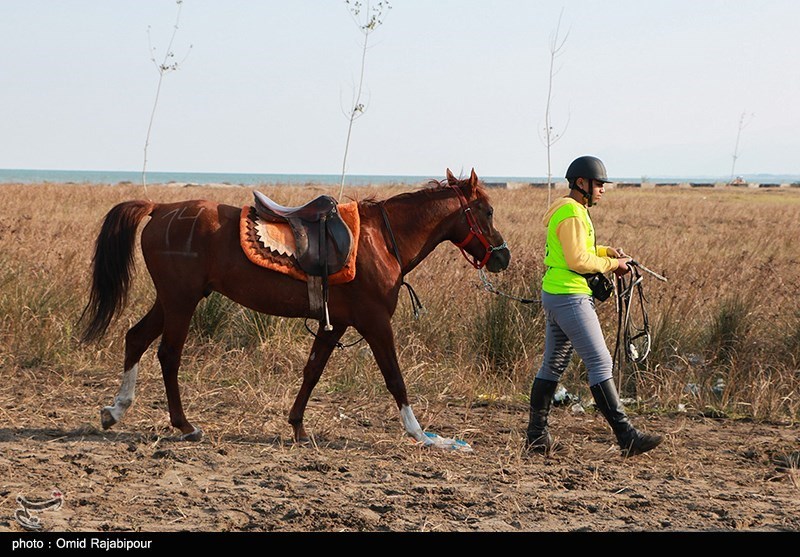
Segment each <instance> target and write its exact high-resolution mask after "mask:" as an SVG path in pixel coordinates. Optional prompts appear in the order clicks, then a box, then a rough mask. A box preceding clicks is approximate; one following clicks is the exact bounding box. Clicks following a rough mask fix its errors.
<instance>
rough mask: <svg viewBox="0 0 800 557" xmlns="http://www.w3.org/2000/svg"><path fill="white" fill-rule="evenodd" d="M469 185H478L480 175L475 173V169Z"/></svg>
mask: <svg viewBox="0 0 800 557" xmlns="http://www.w3.org/2000/svg"><path fill="white" fill-rule="evenodd" d="M469 185H470V186H472V187H473V188H474V187H475V186H477V185H478V175H477V174H475V169H474V168H473V169H472V172H471V173H470V175H469Z"/></svg>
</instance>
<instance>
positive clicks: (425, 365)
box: [0, 184, 800, 531]
mask: <svg viewBox="0 0 800 557" xmlns="http://www.w3.org/2000/svg"><path fill="white" fill-rule="evenodd" d="M258 189H260V190H261V191H263V192H264V193H266V194H267V195H269V196H271V197H272V198H273V199H275V200H276V201H278V202H279V203H281V204H284V205H293V204H301V203H302V202H304V201H307V200H309V199H311V198H312V197H313V196H315V195H318V194H321V193H329V194H333V195H335V192H334V191H333V188H327V189H326V188H325V187H321V186H315V185H308V186H306V187H302V188H298V187H277V186H270V187H261V188H258ZM407 189H408V188H406V187H402V186H392V187H381V188H366V187H365V188H353V189H351V190H348V191H347V192H346V193H347V194H348V195H350V196H351V197H353V198H355V199H362V198H365V197H368V196H371V195H374V196H377V197H378V198H384V197H388V196H390V195H394V194H396V193H400V192H401V191H406V190H407ZM147 193H148V194H149V196H150V197H151V198H152V199H153V200H155V201H159V202H161V201H163V202H167V201H176V200H184V199H197V198H202V199H211V200H214V201H218V202H223V203H227V204H230V205H234V206H239V207H240V206H243V205H248V204H250V203H251V201H252V188H248V187H238V186H230V187H198V186H149V187H148V192H147ZM555 193H556V195H561V194H562V193H563V192H560V191H557V192H555ZM0 196H2V197H1V199H2V203H0V531H18V530H20V526H19V525H18V524H17V522H16V521H15V519H14V512H15V510H16V509H17V503H16V497H17V496H18V495H20V494H23V495H25V496H26V497H28V498H44V497H47V496H49V494H50V492H51V490H53V489H55V488H58V489H60V490H61V492H62V493H63V494H64V504H63V506H62V507H61V509H59V510H57V511H52V512H47V511H43V512H42V513H41V515H40V518H41V520H42V523H43V525H44V527H45V529H47V530H53V531H70V530H73V531H75V530H93V531H101V530H105V531H124V530H140V531H177V530H198V531H199V530H205V531H228V530H255V531H273V530H274V531H311V530H326V531H340V530H344V531H381V530H388V531H473V530H477V531H657V530H667V531H676V530H677V531H683V530H703V531H707V530H713V531H732V530H751V531H753V530H759V531H762V530H763V531H776V530H789V531H800V483H798V482H800V474H799V473H798V468H799V467H800V433H798V428H797V424H798V422H799V421H800V309H799V306H798V304H797V292H798V291H799V290H800V274H799V273H798V272H797V269H798V268H800V250H798V248H797V238H798V237H800V188H782V189H780V190H770V191H757V190H741V189H739V190H726V189H712V188H696V189H668V190H664V189H662V188H657V189H651V190H632V189H618V190H609V191H608V192H607V194H606V196H605V198H604V200H603V203H602V205H601V206H597V207H595V208H593V209H592V210H591V214H592V219H593V221H594V223H595V227H596V229H597V231H598V241H599V242H600V243H604V244H607V245H613V246H621V247H623V248H625V250H626V252H627V253H629V254H632V255H633V256H634V257H635V258H636V259H638V260H639V261H641V262H642V263H643V264H645V265H646V266H648V267H649V268H650V269H652V270H654V271H656V272H658V273H660V274H662V275H665V276H666V277H667V278H668V279H669V281H668V282H667V283H662V282H659V281H656V280H654V279H652V278H650V277H649V276H647V275H645V279H644V289H645V293H646V295H647V300H648V304H647V308H648V311H649V316H650V322H651V325H652V332H653V350H652V354H651V355H650V357H649V358H648V360H647V362H646V363H645V364H640V365H638V366H633V365H628V366H625V367H624V368H623V369H621V370H617V372H618V373H621V374H622V380H623V384H624V394H625V396H626V397H628V398H627V399H626V400H627V401H628V405H627V406H628V409H629V413H630V414H631V416H632V419H633V420H634V423H635V424H636V425H637V426H639V427H640V428H642V429H647V430H651V431H657V432H659V433H663V434H665V435H666V437H667V440H666V442H665V443H664V444H663V445H662V446H661V447H659V448H658V449H656V450H655V451H653V452H652V453H648V454H646V455H640V456H638V457H635V458H632V459H626V460H623V459H621V458H620V457H619V454H618V451H617V450H616V448H615V446H614V445H613V437H612V434H611V432H610V429H609V428H608V426H607V425H606V424H605V423H604V421H603V420H602V418H601V417H599V416H597V415H596V414H595V412H594V410H593V408H592V406H591V404H590V401H591V396H590V395H589V391H588V385H587V384H586V380H585V370H583V368H582V366H581V365H580V364H579V363H578V361H577V360H576V361H575V362H574V364H573V365H572V366H571V367H570V369H569V370H568V371H567V373H566V376H565V378H564V381H563V384H564V386H565V387H566V388H567V390H568V392H569V393H572V394H574V395H575V396H577V397H580V400H581V402H582V403H583V405H582V407H581V408H577V407H576V408H571V407H567V406H564V407H558V408H556V409H555V410H554V412H553V417H552V423H553V428H552V429H553V433H554V434H555V435H556V436H557V437H558V438H560V440H561V441H563V442H565V444H566V446H567V449H566V452H565V453H563V454H559V455H554V456H551V457H547V458H544V457H541V456H536V457H529V456H526V455H525V454H524V453H523V451H522V438H523V436H524V428H525V426H526V424H527V396H528V391H529V389H530V382H531V380H532V378H533V375H534V373H535V370H536V368H537V367H538V365H539V361H540V358H541V352H542V347H543V325H542V316H541V313H540V308H539V307H538V304H528V305H521V304H518V303H517V302H514V301H509V300H508V299H507V298H503V297H500V296H495V295H493V294H490V293H488V292H485V291H483V290H481V289H480V288H479V286H480V284H481V282H480V279H479V277H478V275H477V273H476V271H475V270H474V269H472V267H470V266H469V265H468V264H467V262H466V261H465V260H464V259H463V258H462V257H461V255H460V253H459V252H458V250H457V249H456V248H455V247H454V246H452V245H441V246H440V247H438V248H437V249H436V250H435V251H434V253H433V254H432V255H431V256H430V257H429V258H428V259H426V260H425V261H424V262H423V263H422V264H421V265H420V266H419V267H418V268H417V269H416V270H414V271H413V272H412V273H411V274H410V275H409V276H408V277H407V280H408V282H410V283H411V284H412V286H413V287H414V288H415V290H416V291H417V293H418V294H419V296H420V298H421V300H422V302H423V303H424V305H425V308H426V310H427V312H426V313H425V314H424V315H423V316H422V318H421V319H419V320H415V319H414V317H413V315H412V312H411V305H410V303H409V300H408V297H407V295H406V293H405V291H402V292H401V298H400V303H399V306H398V310H397V312H396V314H395V316H394V321H393V324H394V327H395V334H396V338H397V341H398V342H397V343H398V349H399V358H400V363H401V366H402V367H403V370H404V378H405V381H406V384H407V386H408V390H409V395H410V398H411V402H412V405H413V406H414V409H415V412H416V414H417V417H418V419H419V420H420V423H421V425H422V426H423V428H426V429H427V430H431V431H435V432H437V433H439V434H442V435H446V436H448V437H457V438H460V439H464V440H466V441H467V442H469V443H470V444H471V445H472V447H473V449H474V451H473V452H469V453H462V452H446V451H436V450H430V449H425V448H423V447H420V446H417V445H416V444H415V443H414V442H413V441H412V440H411V439H410V438H409V437H407V436H406V435H405V434H404V433H403V431H402V427H401V425H400V420H399V415H398V413H397V410H396V407H395V406H394V402H393V400H392V397H391V396H390V395H389V393H388V391H387V390H386V388H385V386H384V385H383V380H382V377H381V375H380V373H379V372H378V370H377V367H376V365H375V363H374V360H373V358H372V355H371V353H370V352H369V349H368V348H367V347H366V345H365V343H360V344H355V345H354V346H352V347H349V348H345V349H343V350H341V351H337V352H335V353H334V355H333V357H332V358H331V361H330V362H329V364H328V367H327V370H326V372H325V374H324V375H323V376H322V379H321V381H320V383H319V385H318V386H317V387H316V389H315V391H314V394H313V396H312V398H311V401H310V403H309V407H308V411H307V413H306V428H307V429H308V431H309V433H310V434H311V435H312V437H313V442H312V444H311V445H310V446H296V445H294V444H293V443H292V442H291V428H290V426H289V425H288V423H287V421H286V419H287V416H288V411H289V408H290V406H291V404H292V401H293V399H294V397H295V395H296V393H297V390H298V388H299V386H300V382H301V379H302V368H303V365H304V364H305V361H306V358H307V357H308V350H309V348H310V345H311V340H312V339H311V336H310V335H309V334H308V333H307V332H306V330H305V328H304V326H303V321H302V320H286V319H278V318H274V317H267V316H263V315H259V314H254V313H253V312H250V311H248V310H244V309H243V308H241V307H239V306H236V305H233V304H232V303H231V302H229V301H228V300H226V299H224V298H222V297H219V296H217V295H211V296H210V297H209V298H207V299H206V300H204V301H203V302H202V303H201V305H200V306H199V307H198V309H197V312H196V314H195V317H194V320H193V323H192V328H191V330H190V338H189V339H188V341H187V346H186V349H185V351H184V357H183V361H182V367H181V372H180V380H181V388H182V395H183V402H184V408H185V410H186V413H187V417H188V418H189V419H190V420H191V421H192V422H193V423H196V424H197V425H199V426H200V427H201V428H202V429H203V430H204V432H205V434H206V436H205V437H204V439H203V441H202V442H200V443H194V444H193V443H180V442H175V441H172V440H170V437H171V436H173V435H174V434H175V432H174V431H173V430H171V428H170V427H169V418H168V415H167V406H166V398H165V395H164V388H163V384H162V382H161V375H160V370H159V367H158V361H157V359H156V357H155V347H153V348H151V349H150V350H149V351H148V352H147V353H146V354H145V356H144V358H143V359H142V366H141V370H140V375H139V383H138V385H137V399H136V401H135V403H134V405H133V406H132V408H131V410H130V411H129V412H128V414H127V415H126V417H125V419H124V420H123V421H122V422H121V423H119V424H117V425H116V426H114V428H112V429H110V430H107V431H104V430H102V429H101V428H100V422H99V410H100V408H101V407H102V406H104V405H107V404H110V403H111V402H112V401H113V398H114V395H115V394H116V392H117V389H118V387H119V383H120V379H121V372H122V357H123V348H124V334H125V331H126V330H127V329H128V328H129V327H130V326H132V325H133V324H134V323H135V322H136V321H137V320H138V319H139V318H140V317H141V316H142V315H143V314H144V312H145V311H146V310H147V309H149V305H150V303H151V302H152V298H153V288H152V285H151V283H150V280H149V276H148V275H147V272H146V269H145V267H144V265H143V264H142V261H141V257H140V256H137V262H138V265H137V271H136V273H135V276H134V282H133V290H132V293H131V299H130V303H129V305H128V307H127V309H126V310H125V312H124V314H123V315H122V317H121V319H119V320H118V321H117V322H116V323H115V324H114V325H113V326H112V328H111V329H110V331H109V333H108V334H107V335H106V336H105V337H104V338H103V339H102V341H101V342H99V343H98V344H94V345H89V346H83V345H81V344H79V343H78V341H77V338H78V336H79V333H80V330H79V328H78V319H79V317H80V315H81V312H82V310H83V308H84V306H85V304H86V301H87V293H88V287H89V283H90V275H89V271H90V263H91V257H92V250H93V244H94V239H95V237H96V235H97V232H98V230H99V226H100V223H101V220H102V218H103V216H104V215H105V213H106V212H107V211H108V210H109V209H110V208H111V207H112V206H113V205H115V204H116V203H118V202H121V201H125V200H129V199H136V198H143V197H144V192H143V189H142V187H141V186H136V185H114V186H92V185H81V184H38V185H4V186H0ZM490 196H491V199H492V201H493V205H494V207H495V211H496V213H495V215H496V216H495V224H496V226H497V228H498V230H500V231H501V232H502V233H503V235H504V237H505V239H506V241H507V242H508V245H509V247H510V249H511V252H512V261H511V265H510V266H509V268H508V270H506V271H505V272H503V273H501V274H498V275H491V277H490V278H491V280H492V281H493V283H494V285H495V286H496V287H497V288H498V289H500V290H502V291H504V292H508V293H510V294H514V295H517V296H524V297H533V298H536V297H538V295H539V291H538V286H539V279H540V276H541V272H542V262H541V260H542V247H543V244H544V233H545V229H544V226H543V225H542V224H541V217H542V214H543V213H544V211H545V209H546V204H547V192H546V191H544V190H538V189H520V190H491V191H490ZM598 314H599V316H600V318H601V321H602V322H603V324H604V330H605V333H606V340H607V342H608V343H609V346H610V347H611V348H612V349H613V342H614V339H615V334H616V312H615V309H614V305H613V303H612V302H611V301H609V302H605V303H602V304H599V305H598ZM357 340H358V337H357V336H356V335H354V334H353V335H351V334H350V333H348V334H346V336H345V338H344V342H347V343H349V342H355V341H357Z"/></svg>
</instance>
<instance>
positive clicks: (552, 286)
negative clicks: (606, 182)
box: [542, 203, 597, 295]
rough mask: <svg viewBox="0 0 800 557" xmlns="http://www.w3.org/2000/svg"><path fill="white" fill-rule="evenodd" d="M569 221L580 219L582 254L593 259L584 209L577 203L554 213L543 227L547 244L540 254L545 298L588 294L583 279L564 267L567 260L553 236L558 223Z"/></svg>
mask: <svg viewBox="0 0 800 557" xmlns="http://www.w3.org/2000/svg"><path fill="white" fill-rule="evenodd" d="M573 217H577V218H579V219H581V222H583V225H584V227H585V228H586V230H587V231H588V234H587V235H586V251H588V252H589V253H591V254H594V255H597V250H596V249H595V240H594V226H592V221H591V219H590V218H589V211H587V210H586V207H583V206H582V205H579V204H577V203H567V204H565V205H564V206H563V207H560V208H559V209H557V210H556V212H555V213H553V216H552V217H550V222H549V223H548V224H547V243H546V245H545V254H544V264H545V266H546V268H547V270H546V271H545V273H544V276H543V277H542V290H544V291H545V292H547V293H548V294H589V295H591V294H592V290H591V289H590V288H589V285H588V284H587V283H586V279H585V278H584V277H583V276H582V275H580V274H578V273H576V272H575V271H571V270H570V269H569V267H568V266H567V260H566V258H565V257H564V251H563V250H562V248H561V242H560V241H559V239H558V233H557V232H556V231H557V230H558V225H559V224H560V223H561V221H563V220H564V219H568V218H573Z"/></svg>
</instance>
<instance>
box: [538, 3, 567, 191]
mask: <svg viewBox="0 0 800 557" xmlns="http://www.w3.org/2000/svg"><path fill="white" fill-rule="evenodd" d="M563 15H564V10H563V9H562V10H561V13H560V14H559V15H558V24H557V25H556V30H555V32H554V33H553V34H552V35H551V36H550V44H549V52H550V71H549V73H548V80H547V104H546V106H545V111H544V129H543V130H542V133H543V136H542V137H541V139H542V142H543V143H544V146H545V149H546V150H547V204H548V205H550V197H551V196H550V191H551V188H552V186H553V171H552V164H551V159H550V152H551V148H552V147H553V145H555V143H556V142H557V141H558V140H559V139H561V138H562V137H563V135H564V133H565V132H566V131H567V126H568V125H569V117H567V123H566V124H564V130H563V131H562V132H560V133H559V132H558V131H556V128H555V126H554V125H553V120H552V114H551V108H552V101H553V81H554V79H555V76H556V74H557V73H558V70H557V69H556V59H557V58H558V57H559V56H561V55H562V54H563V49H564V44H565V43H566V42H567V37H569V31H567V33H566V34H565V35H564V36H563V37H561V18H562V16H563Z"/></svg>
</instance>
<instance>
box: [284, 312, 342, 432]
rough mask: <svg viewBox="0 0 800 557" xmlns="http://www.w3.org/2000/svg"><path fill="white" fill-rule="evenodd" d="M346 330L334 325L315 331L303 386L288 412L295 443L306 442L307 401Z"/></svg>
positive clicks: (304, 369) (305, 368)
mask: <svg viewBox="0 0 800 557" xmlns="http://www.w3.org/2000/svg"><path fill="white" fill-rule="evenodd" d="M346 330H347V326H346V325H334V326H333V330H332V331H325V330H323V327H319V330H318V331H317V336H316V338H315V339H314V344H313V345H312V346H311V354H309V356H308V361H307V362H306V366H305V367H304V368H303V384H302V385H301V386H300V391H299V392H298V393H297V398H295V400H294V404H293V405H292V409H291V411H290V412H289V423H290V424H291V426H292V430H293V431H294V440H295V442H297V443H307V442H308V434H307V433H306V430H305V427H303V416H304V414H305V411H306V405H308V399H309V398H310V397H311V391H313V390H314V387H315V386H316V385H317V383H318V382H319V378H320V377H321V376H322V372H323V370H324V369H325V365H326V364H327V363H328V359H329V358H330V357H331V353H332V352H333V349H334V348H335V347H336V343H337V342H339V339H340V338H342V335H343V334H344V332H345V331H346Z"/></svg>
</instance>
